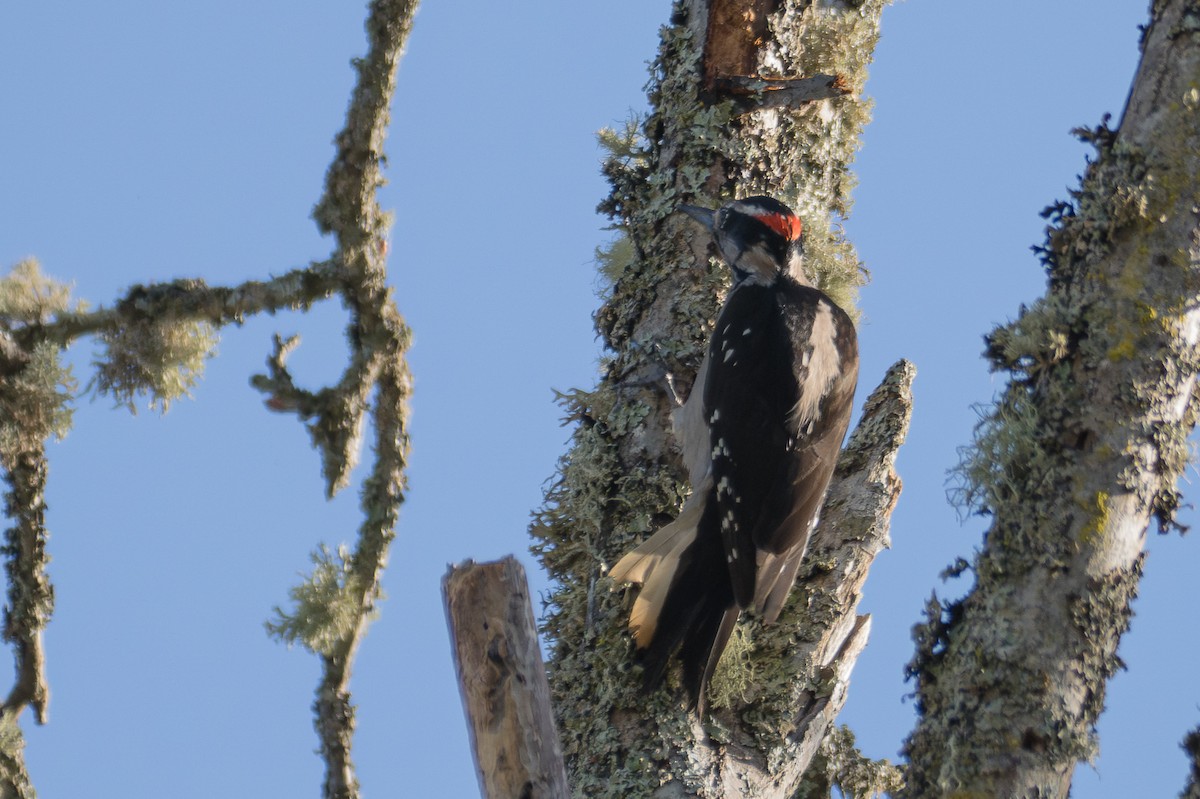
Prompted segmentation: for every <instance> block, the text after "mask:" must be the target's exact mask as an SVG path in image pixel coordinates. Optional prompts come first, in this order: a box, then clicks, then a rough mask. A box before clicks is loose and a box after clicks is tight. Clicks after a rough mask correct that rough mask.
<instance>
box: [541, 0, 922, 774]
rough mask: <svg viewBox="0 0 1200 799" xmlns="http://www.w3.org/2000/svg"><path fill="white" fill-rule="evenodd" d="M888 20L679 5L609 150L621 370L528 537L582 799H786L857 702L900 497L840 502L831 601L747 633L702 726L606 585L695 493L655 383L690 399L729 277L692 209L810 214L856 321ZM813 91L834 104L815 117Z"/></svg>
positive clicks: (829, 542) (571, 406)
mask: <svg viewBox="0 0 1200 799" xmlns="http://www.w3.org/2000/svg"><path fill="white" fill-rule="evenodd" d="M882 5H883V3H882V2H881V1H880V0H870V1H869V2H865V3H861V4H853V5H851V4H842V3H811V2H762V1H751V2H747V0H713V1H712V2H711V3H710V2H707V1H706V0H687V1H686V2H677V3H676V5H675V8H674V14H673V18H672V25H671V26H670V27H668V28H666V29H664V34H663V41H662V49H661V51H660V55H659V58H658V61H657V62H656V64H655V66H654V70H653V81H652V86H651V89H650V99H651V102H652V105H653V111H652V113H651V115H650V116H649V118H648V119H646V120H645V121H644V123H643V124H642V125H641V126H640V131H632V130H631V131H628V132H627V134H626V135H624V136H622V135H619V134H611V135H610V136H608V138H607V144H608V146H609V147H610V149H611V150H612V157H611V158H610V159H609V161H608V163H607V164H606V167H605V171H606V174H607V175H608V177H609V179H610V182H611V183H612V187H613V189H612V193H611V195H610V196H609V198H608V199H606V200H605V201H604V202H603V203H602V204H601V209H602V210H603V211H605V212H606V213H608V214H610V215H611V216H612V218H613V219H614V222H615V223H616V228H617V230H618V231H619V234H620V238H619V240H618V241H617V242H615V243H614V244H613V246H612V248H611V249H610V250H609V251H607V252H606V253H603V254H602V256H601V261H602V264H601V266H602V270H603V272H604V273H605V275H606V276H607V277H608V278H609V279H610V280H611V288H610V289H609V291H608V296H607V297H606V299H605V302H604V304H603V306H602V307H601V309H600V310H599V312H598V313H597V315H596V322H597V328H598V330H599V332H600V334H601V335H602V337H603V338H604V341H605V344H606V345H607V346H608V347H609V348H610V349H611V351H612V355H611V358H610V360H609V361H608V362H607V363H606V364H605V370H604V371H605V374H604V377H603V379H602V381H601V383H600V385H599V386H598V387H597V388H596V389H595V390H594V391H591V392H582V391H579V392H575V393H574V394H572V395H570V396H568V397H566V398H565V405H566V407H567V408H568V411H569V413H570V414H571V416H572V418H574V419H575V420H577V421H578V427H577V429H576V431H575V434H574V438H573V444H572V448H571V451H570V452H569V453H568V454H567V455H566V456H565V457H564V459H563V462H562V465H561V475H560V479H559V480H558V481H557V482H556V484H555V485H554V487H553V488H552V489H551V491H550V492H549V493H548V495H547V502H546V507H545V508H544V509H543V511H542V512H541V513H540V514H539V517H538V519H537V522H536V523H535V525H534V528H533V533H534V535H535V536H536V537H537V538H538V539H539V543H538V544H537V545H536V547H535V550H536V551H537V552H538V554H539V555H540V556H541V558H542V561H543V563H544V564H545V566H546V567H547V569H548V570H549V571H550V573H551V575H552V576H553V577H554V578H555V579H556V580H557V581H558V584H559V588H558V589H557V590H556V591H555V593H554V595H553V596H552V597H551V602H550V610H549V613H548V616H547V619H546V624H545V630H546V633H547V634H548V636H549V641H550V644H551V646H552V651H553V656H552V660H551V662H550V664H549V665H550V673H551V686H552V688H553V690H554V692H555V709H556V712H557V714H558V722H559V729H560V732H561V734H562V736H563V749H564V754H565V756H566V758H567V762H568V769H569V771H570V779H571V783H572V789H573V791H574V795H576V796H612V797H618V796H619V797H626V796H651V795H655V796H693V795H699V796H706V797H718V796H742V795H756V796H778V797H785V796H790V794H791V793H792V792H793V791H794V789H795V784H796V779H797V777H798V776H799V773H800V772H802V771H803V769H804V767H805V766H806V765H807V762H808V758H809V757H811V755H812V753H813V752H814V751H815V749H816V748H817V745H818V744H819V743H820V740H821V737H822V734H823V732H824V730H825V729H826V727H827V725H828V722H829V720H830V718H831V717H832V715H833V714H834V713H836V709H837V708H838V707H839V706H840V701H841V698H842V695H843V694H844V690H845V680H846V677H847V675H848V671H849V668H850V667H851V666H852V665H853V661H854V657H855V656H856V654H857V650H858V649H860V648H861V644H862V642H863V640H864V635H865V631H866V625H865V621H863V620H858V619H857V618H856V616H855V614H854V611H853V607H854V603H853V601H851V599H852V597H853V594H854V592H855V591H856V590H857V589H856V586H855V584H854V581H853V580H854V578H852V577H850V576H849V572H852V571H854V570H853V569H850V568H849V567H847V566H846V561H844V560H840V559H839V558H841V557H843V555H844V554H845V553H846V552H847V551H848V550H843V549H841V547H842V546H846V547H848V548H849V549H850V550H853V549H854V547H855V546H858V547H860V550H859V551H857V552H855V555H856V558H855V559H854V560H855V562H857V563H860V564H861V565H862V567H863V568H864V569H865V565H866V564H867V563H869V561H870V554H872V550H873V549H874V548H877V547H878V546H880V545H881V544H882V541H883V540H884V539H883V538H882V536H884V535H885V534H886V516H887V513H886V510H888V509H890V506H891V504H892V502H894V496H892V494H891V493H890V492H891V491H893V490H895V489H896V488H898V485H896V484H891V485H888V489H887V490H885V491H882V492H876V494H875V496H874V502H875V503H876V504H873V505H870V508H871V509H870V510H869V511H866V512H865V517H866V518H864V519H862V520H860V521H859V522H858V523H857V525H856V526H850V525H849V523H847V524H846V526H839V523H836V522H834V521H833V518H834V517H835V516H836V515H837V513H838V512H839V511H838V510H837V509H836V504H835V505H834V506H831V507H830V508H829V512H828V514H827V515H826V516H825V517H824V518H825V519H826V522H825V524H824V525H823V527H824V530H825V534H826V535H829V536H832V538H826V539H825V544H821V545H818V544H814V552H815V551H817V550H819V549H821V548H822V547H823V546H828V547H829V549H828V553H829V554H828V559H827V560H826V559H824V558H814V559H813V560H812V561H811V562H810V564H809V566H808V569H809V572H810V575H809V576H810V577H811V578H812V579H813V580H814V581H816V582H819V581H820V580H822V579H825V578H828V579H829V582H830V583H832V585H831V586H827V587H823V588H821V589H819V590H818V589H816V588H815V587H814V589H813V590H814V593H812V594H807V593H806V594H803V595H801V594H799V593H798V594H797V596H796V597H794V603H793V604H792V606H791V607H790V608H789V609H788V610H787V611H785V616H784V621H783V622H782V623H780V624H779V625H777V626H774V627H769V628H764V629H761V630H760V629H758V628H757V627H756V625H755V624H754V623H752V622H750V623H746V624H743V625H742V626H741V628H740V629H739V632H738V634H737V635H735V640H734V642H733V644H732V645H731V647H730V654H729V655H728V656H727V657H726V658H725V660H724V661H723V664H722V666H721V667H720V668H719V669H718V673H717V675H716V677H715V679H714V681H713V686H714V690H713V692H712V694H711V695H710V700H711V705H712V706H713V708H714V712H713V714H712V716H711V718H709V719H708V720H707V724H706V725H705V726H704V727H701V726H700V724H698V723H697V722H696V720H695V719H694V717H691V716H689V715H688V714H686V713H685V712H684V710H683V702H682V701H681V696H680V693H679V688H678V686H674V685H668V687H667V688H666V690H663V691H660V692H657V693H656V694H654V695H653V696H651V697H648V698H647V697H644V696H642V695H640V694H639V692H638V684H639V680H638V675H637V674H636V669H635V668H634V667H633V666H632V661H633V651H632V646H631V644H630V639H629V636H628V634H627V631H626V620H627V608H626V607H624V606H623V598H622V596H623V595H622V594H621V593H619V592H614V590H613V589H614V588H615V586H614V585H613V584H612V582H611V580H609V579H608V578H607V577H606V571H607V569H608V567H609V566H611V565H612V564H613V563H615V562H616V560H617V559H618V558H619V557H620V556H621V554H623V553H624V552H625V551H627V550H628V549H629V548H630V547H632V546H634V545H635V544H636V543H637V542H638V541H639V540H641V538H642V537H644V536H645V535H646V534H648V533H650V532H652V531H653V530H654V529H656V528H657V527H658V526H660V525H661V524H663V523H665V522H667V521H669V520H670V519H671V518H672V517H673V516H674V514H675V513H676V512H677V511H678V508H679V505H680V502H681V500H682V498H683V497H685V496H686V494H687V491H688V486H687V485H686V481H685V472H684V470H683V468H682V465H681V463H680V460H679V454H678V452H677V449H676V444H675V442H674V441H673V439H672V436H671V434H670V432H669V430H670V423H669V412H670V406H669V402H668V400H667V397H666V396H665V393H664V392H663V391H662V390H661V389H660V388H658V384H659V383H660V382H661V381H660V380H659V378H660V377H661V374H662V372H663V371H664V370H666V371H668V372H670V373H671V374H672V375H673V376H674V378H675V384H676V386H677V387H679V388H680V389H683V390H686V389H687V388H688V386H690V384H691V382H692V380H693V378H694V374H695V369H696V367H697V365H698V363H699V361H700V357H701V355H702V352H703V347H704V344H705V341H706V339H707V336H708V333H709V331H710V327H711V324H712V319H713V317H714V315H715V310H716V308H717V306H718V303H719V300H720V298H721V296H722V295H723V293H724V289H725V286H726V285H727V275H726V273H725V272H726V270H725V269H724V268H723V267H719V266H716V267H714V265H713V264H712V263H710V261H709V252H708V242H707V241H706V240H705V238H704V237H696V236H693V235H692V233H694V231H693V230H691V229H690V228H688V227H687V226H686V223H684V222H682V221H681V220H680V219H679V217H678V216H677V215H676V209H677V206H678V205H679V204H680V203H682V202H696V203H699V204H706V205H710V206H711V205H715V204H718V203H720V202H721V201H723V200H727V199H729V198H730V197H732V196H735V195H737V196H744V195H748V194H760V193H761V194H770V195H773V196H776V197H779V198H780V199H782V200H784V201H785V202H787V203H789V204H790V205H792V206H793V207H794V208H796V210H797V211H798V212H799V213H800V214H801V216H802V217H803V218H804V222H805V230H806V239H805V243H806V251H807V254H808V260H809V268H810V273H811V275H812V277H813V278H814V279H815V280H816V282H817V283H818V284H819V285H821V287H822V288H824V289H826V291H828V292H830V293H831V294H832V295H833V296H834V297H835V298H836V299H837V300H838V301H839V302H840V303H841V304H842V305H843V306H844V307H847V308H848V309H850V310H851V311H853V296H854V292H855V289H856V287H857V285H858V284H859V281H860V279H861V275H860V267H859V263H858V259H857V256H856V255H855V253H854V250H853V248H852V247H851V246H850V245H849V243H847V242H846V241H845V240H844V239H843V238H842V237H841V235H840V232H839V230H838V227H837V222H838V221H839V218H840V216H842V215H844V214H845V213H846V212H847V209H848V207H849V204H850V200H849V188H850V180H851V179H850V176H849V164H850V162H851V160H852V158H853V153H854V151H855V149H856V148H857V144H858V135H859V133H860V131H861V128H862V126H863V125H864V124H865V122H866V120H867V117H868V109H867V104H866V102H865V101H864V100H863V99H862V98H860V97H859V96H858V95H857V92H858V91H860V90H861V88H862V86H863V83H864V81H865V79H866V65H867V63H868V62H869V60H870V57H871V52H872V49H873V47H874V43H875V41H876V38H877V36H878V22H879V14H880V11H881V10H882ZM817 76H836V78H835V79H830V78H828V77H820V78H817ZM804 78H816V80H814V81H804V80H803V79H804ZM791 79H795V82H786V81H788V80H791ZM778 81H785V82H778ZM814 89H815V91H816V93H815V94H812V93H811V92H812V91H814ZM802 91H803V92H810V94H807V95H805V97H806V98H814V97H816V98H825V99H815V100H812V99H808V100H806V101H804V102H802V103H801V102H800V101H799V100H798V99H797V98H798V97H799V94H798V93H799V92H802ZM781 100H789V101H794V102H795V104H793V105H787V104H786V103H785V102H781ZM899 374H900V375H901V376H899V377H896V376H894V377H895V381H894V382H893V383H889V385H891V386H892V389H893V390H894V392H896V393H899V394H902V393H904V392H905V391H906V390H907V389H906V385H907V380H909V379H911V375H909V374H908V373H907V371H906V370H905V369H901V370H900V372H899ZM867 379H868V380H870V379H871V378H870V377H868V378H867ZM901 384H903V386H902V385H901ZM893 410H894V409H893ZM901 415H903V414H901ZM901 437H902V432H898V431H893V435H892V437H891V438H889V439H887V441H886V442H877V443H879V447H880V448H879V449H878V450H877V451H875V453H874V455H873V457H875V458H876V460H875V463H876V469H877V472H876V478H875V480H876V481H880V480H882V482H883V484H885V485H886V484H888V481H887V480H886V479H884V478H882V477H880V475H883V474H885V473H887V472H888V470H889V468H890V457H891V455H894V448H895V446H896V444H897V443H898V441H899V439H900V438H901ZM888 453H890V454H888ZM872 491H874V489H872ZM851 504H852V503H850V502H849V501H848V502H846V506H847V507H846V508H845V510H846V511H849V510H850V505H851ZM868 504H870V503H868ZM858 510H863V509H862V508H858ZM868 519H869V520H870V521H868ZM868 530H870V532H868ZM851 541H857V543H849V542H851ZM822 551H825V550H822ZM835 551H836V552H839V553H843V554H842V555H834V554H832V553H834V552H835ZM825 568H828V569H829V570H830V571H829V572H825V571H824V569H825ZM843 568H846V569H847V571H846V572H842V571H839V570H840V569H843ZM839 588H840V590H842V591H843V592H844V593H843V594H841V595H839V596H838V598H837V599H834V598H832V594H831V593H829V592H830V591H832V592H835V593H836V591H837V590H839ZM806 603H807V607H806ZM825 603H828V604H825ZM801 608H804V610H801ZM797 639H799V640H800V641H801V645H800V646H799V647H797V645H796V641H797ZM783 651H787V652H788V655H787V656H782V655H781V652H783Z"/></svg>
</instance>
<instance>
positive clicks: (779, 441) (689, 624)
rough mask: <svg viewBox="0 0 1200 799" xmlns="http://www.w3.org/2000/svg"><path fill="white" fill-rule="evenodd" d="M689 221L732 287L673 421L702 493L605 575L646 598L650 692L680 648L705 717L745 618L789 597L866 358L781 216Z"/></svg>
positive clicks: (785, 213) (642, 645)
mask: <svg viewBox="0 0 1200 799" xmlns="http://www.w3.org/2000/svg"><path fill="white" fill-rule="evenodd" d="M681 210H683V211H684V212H685V213H687V214H688V215H689V216H691V217H692V218H693V219H695V220H696V221H697V222H699V223H700V224H702V225H704V226H705V227H706V228H707V229H708V230H709V231H711V233H712V235H713V238H714V239H715V242H716V245H717V249H718V251H719V252H720V255H721V257H722V259H724V261H725V262H726V263H727V264H728V265H729V267H730V269H731V270H732V271H733V286H732V288H731V289H730V291H729V295H728V297H726V299H725V304H724V305H723V306H722V308H721V312H720V314H719V315H718V317H717V322H716V326H715V328H714V329H713V334H712V339H711V340H710V341H709V345H708V350H707V353H706V354H705V356H704V361H703V362H702V363H701V365H700V370H699V372H698V373H697V375H696V382H695V384H694V385H693V389H692V392H691V394H690V395H689V397H688V400H687V402H686V403H684V404H683V405H682V406H680V407H679V408H677V409H676V411H675V414H674V420H673V423H674V429H675V435H676V438H677V439H678V440H679V444H680V448H681V450H682V452H683V458H684V462H685V465H686V466H687V468H688V472H689V477H690V479H691V483H692V494H691V496H690V497H689V498H688V500H687V501H686V502H685V503H684V506H683V508H682V510H681V511H680V513H679V516H678V517H677V518H676V519H675V521H673V522H671V523H670V524H668V525H667V526H665V527H663V528H662V529H661V530H659V531H658V532H657V533H655V534H654V535H653V536H651V537H650V538H649V539H648V540H646V541H645V543H643V544H642V545H641V546H639V547H638V548H637V549H634V550H633V551H632V552H629V553H628V554H626V555H625V556H624V557H623V558H621V560H620V561H618V562H617V564H616V565H615V566H613V568H612V571H611V572H610V575H611V576H612V578H613V579H614V580H615V581H617V582H624V583H633V584H637V585H640V586H641V590H640V592H639V593H638V596H637V599H636V600H635V601H634V604H633V609H632V612H631V614H630V620H629V626H630V629H631V631H632V632H633V636H634V640H635V643H636V645H637V647H638V649H639V650H641V651H642V661H643V663H644V664H645V685H646V688H647V690H650V689H653V688H654V687H656V686H657V685H658V684H659V683H660V682H661V681H662V678H663V674H664V673H665V671H666V667H667V663H668V661H669V660H670V658H671V656H672V655H673V654H675V652H676V651H678V652H679V660H680V663H681V665H682V666H683V676H684V685H685V687H686V688H687V691H688V694H689V698H690V699H691V706H692V707H693V708H696V709H697V710H698V712H699V713H700V714H701V715H702V714H703V713H704V692H705V690H706V687H707V685H708V681H709V679H710V678H711V677H712V673H713V669H714V668H715V667H716V665H717V661H718V660H720V657H721V653H722V652H723V651H724V649H725V645H726V644H727V643H728V641H729V636H730V634H732V632H733V628H734V626H735V625H736V623H737V620H738V617H739V615H740V613H741V611H742V609H744V608H748V607H751V606H754V607H755V608H757V610H758V612H759V613H761V614H762V617H763V619H764V621H766V622H767V623H772V622H774V621H775V620H776V619H777V618H778V616H779V612H780V609H781V608H782V607H783V603H784V600H786V599H787V595H788V593H789V592H790V591H791V588H792V583H793V582H794V581H795V579H796V571H797V569H799V567H800V561H801V558H802V557H803V556H804V550H805V547H806V545H807V543H808V539H809V535H810V533H811V532H812V528H813V526H814V525H815V524H816V521H817V514H818V512H819V511H820V509H821V503H822V501H823V500H824V497H825V489H826V488H827V487H828V485H829V479H830V477H831V476H832V474H833V467H834V464H835V463H836V461H837V456H838V452H839V450H840V448H841V445H842V439H843V437H844V436H845V434H846V428H847V426H848V425H849V422H850V413H851V409H852V407H853V400H854V389H855V386H856V384H857V381H858V345H857V339H856V336H855V332H854V324H853V322H851V320H850V317H849V316H847V315H846V312H845V311H843V310H842V309H841V308H839V307H838V306H837V305H836V304H835V303H834V302H833V301H832V300H831V299H829V297H828V296H826V295H825V294H824V293H823V292H821V291H819V290H818V289H816V288H814V287H813V286H812V285H811V284H810V283H809V282H808V279H807V278H806V277H805V275H804V272H803V269H802V266H803V255H804V250H803V238H802V235H801V232H802V227H801V224H800V220H799V219H798V218H797V217H796V215H795V214H794V213H792V211H791V209H789V208H788V207H787V206H786V205H784V204H783V203H781V202H779V201H778V200H775V199H772V198H770V197H748V198H746V199H744V200H737V201H735V202H732V203H729V204H728V205H725V206H723V207H721V208H719V209H717V210H716V211H712V210H709V209H706V208H697V207H695V206H688V205H685V206H682V207H681Z"/></svg>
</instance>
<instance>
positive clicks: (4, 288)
mask: <svg viewBox="0 0 1200 799" xmlns="http://www.w3.org/2000/svg"><path fill="white" fill-rule="evenodd" d="M71 288H72V287H71V286H70V285H68V284H66V283H59V282H58V281H56V280H54V279H53V278H50V277H47V276H46V275H44V274H42V270H41V266H40V265H39V264H38V262H37V260H36V259H34V258H26V259H25V260H23V261H21V262H19V263H18V264H17V265H16V266H14V267H13V268H12V269H11V270H9V273H8V274H7V275H5V276H4V277H3V278H2V279H0V323H7V324H10V325H11V324H12V323H18V324H22V325H32V324H45V323H46V322H49V321H50V320H51V319H53V318H54V316H55V314H59V313H62V312H63V311H66V310H71V311H75V312H80V311H83V310H84V309H85V308H86V305H85V304H84V303H82V302H76V301H72V299H71Z"/></svg>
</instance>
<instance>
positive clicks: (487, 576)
mask: <svg viewBox="0 0 1200 799" xmlns="http://www.w3.org/2000/svg"><path fill="white" fill-rule="evenodd" d="M442 600H443V602H444V604H445V607H446V621H447V623H448V624H449V626H450V638H451V641H452V642H453V645H454V656H455V657H454V664H455V670H456V672H457V673H458V686H459V691H460V692H461V694H462V700H463V710H464V712H465V713H466V716H467V726H468V727H469V729H470V730H471V742H472V746H473V750H474V754H475V770H476V772H477V775H478V777H479V787H480V790H481V792H482V794H483V796H484V797H486V799H507V797H512V796H521V797H528V799H565V797H566V796H567V774H566V771H565V769H564V767H563V761H562V749H561V747H560V746H559V743H558V733H557V732H555V729H554V716H553V712H552V710H551V707H550V683H549V682H548V681H547V680H546V669H545V667H544V666H543V665H542V654H541V649H540V648H539V646H538V636H537V627H535V626H534V621H533V607H532V606H531V605H530V602H529V586H528V584H527V583H526V580H525V570H524V569H523V568H522V567H521V564H520V563H518V562H517V560H516V559H515V558H513V557H511V556H510V557H507V558H504V559H503V560H500V561H497V562H495V563H482V564H475V563H472V562H470V561H468V562H466V563H463V564H460V565H458V566H451V567H450V569H449V570H448V571H447V572H446V576H445V577H444V578H442Z"/></svg>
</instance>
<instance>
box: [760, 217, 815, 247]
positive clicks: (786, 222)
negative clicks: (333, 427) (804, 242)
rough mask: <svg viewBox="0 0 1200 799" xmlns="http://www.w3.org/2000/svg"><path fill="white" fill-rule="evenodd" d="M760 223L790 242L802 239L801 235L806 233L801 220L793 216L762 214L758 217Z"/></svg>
mask: <svg viewBox="0 0 1200 799" xmlns="http://www.w3.org/2000/svg"><path fill="white" fill-rule="evenodd" d="M758 221H760V222H762V223H763V224H764V225H766V226H767V227H769V228H771V230H774V231H775V232H776V233H778V234H779V235H780V236H783V237H784V238H785V239H787V240H788V241H795V240H796V239H798V238H800V234H801V233H802V232H803V231H804V226H803V225H802V224H800V218H799V217H797V216H794V215H793V214H762V215H761V216H759V217H758Z"/></svg>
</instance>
